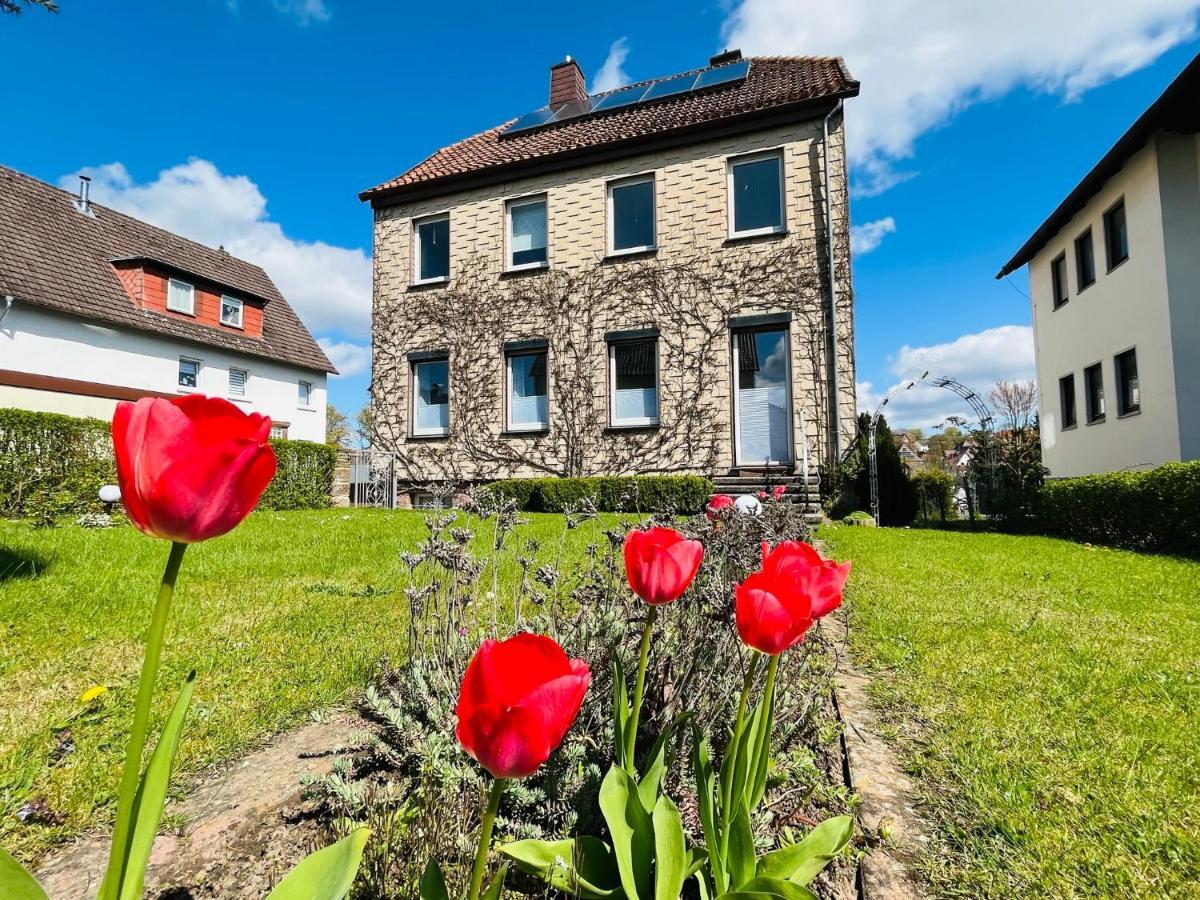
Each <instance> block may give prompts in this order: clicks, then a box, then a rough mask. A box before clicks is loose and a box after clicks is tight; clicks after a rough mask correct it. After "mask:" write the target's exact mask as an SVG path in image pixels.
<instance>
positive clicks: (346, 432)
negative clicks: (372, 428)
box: [325, 403, 350, 447]
mask: <svg viewBox="0 0 1200 900" xmlns="http://www.w3.org/2000/svg"><path fill="white" fill-rule="evenodd" d="M349 442H350V420H349V419H347V418H346V414H345V413H343V412H340V411H339V410H338V408H337V407H336V406H334V405H333V404H332V403H330V404H329V406H328V408H327V409H326V411H325V443H327V444H328V445H329V446H330V447H341V446H343V445H345V444H347V443H349Z"/></svg>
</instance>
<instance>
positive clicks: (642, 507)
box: [486, 475, 713, 515]
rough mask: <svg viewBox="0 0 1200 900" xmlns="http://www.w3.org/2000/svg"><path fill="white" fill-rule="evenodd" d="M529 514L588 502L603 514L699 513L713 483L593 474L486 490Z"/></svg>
mask: <svg viewBox="0 0 1200 900" xmlns="http://www.w3.org/2000/svg"><path fill="white" fill-rule="evenodd" d="M486 489H487V490H489V491H493V492H495V493H496V494H499V495H500V496H502V497H505V498H508V499H510V500H512V501H513V502H514V503H516V505H517V508H518V509H521V510H525V511H527V512H554V513H558V512H564V511H565V510H566V509H567V507H568V506H571V505H574V504H577V503H579V502H580V501H582V500H584V499H585V498H590V499H591V500H592V502H594V503H595V504H596V509H598V510H600V511H601V512H668V513H677V514H680V515H690V514H692V513H696V512H699V511H700V510H701V509H703V508H704V504H705V503H707V502H708V498H709V497H711V496H712V491H713V485H712V482H711V481H709V480H708V479H707V478H703V477H701V476H699V475H638V476H597V477H593V478H510V479H506V480H504V481H494V482H492V483H491V484H489V485H488V486H487V488H486Z"/></svg>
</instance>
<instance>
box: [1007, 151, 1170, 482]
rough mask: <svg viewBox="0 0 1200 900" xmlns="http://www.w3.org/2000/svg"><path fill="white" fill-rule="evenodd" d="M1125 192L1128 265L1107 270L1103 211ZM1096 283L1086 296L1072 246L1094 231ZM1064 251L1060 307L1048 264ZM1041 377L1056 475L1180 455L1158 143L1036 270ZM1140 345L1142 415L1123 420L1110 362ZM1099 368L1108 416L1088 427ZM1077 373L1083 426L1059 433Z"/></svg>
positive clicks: (1102, 194)
mask: <svg viewBox="0 0 1200 900" xmlns="http://www.w3.org/2000/svg"><path fill="white" fill-rule="evenodd" d="M1122 196H1124V198H1125V216H1126V222H1127V224H1128V232H1129V259H1128V260H1126V261H1125V262H1124V263H1123V264H1121V265H1119V266H1118V267H1116V268H1115V269H1113V271H1111V272H1109V271H1107V262H1106V259H1105V252H1104V222H1103V214H1104V212H1105V210H1107V209H1108V208H1109V207H1111V206H1112V204H1113V203H1115V202H1116V201H1117V200H1118V199H1120V198H1121V197H1122ZM1089 225H1090V226H1091V228H1092V235H1093V241H1094V247H1095V257H1096V282H1095V284H1093V285H1091V286H1090V287H1088V288H1086V289H1085V290H1083V291H1082V292H1080V290H1079V285H1078V282H1077V275H1076V271H1075V252H1074V242H1075V238H1076V237H1078V236H1079V235H1080V234H1082V233H1083V231H1084V230H1085V229H1086V228H1087V227H1088V226H1089ZM1064 250H1065V251H1066V254H1067V283H1068V285H1069V297H1070V299H1069V300H1068V302H1067V303H1066V304H1065V305H1063V306H1061V307H1060V308H1058V309H1054V304H1053V288H1052V283H1051V274H1050V263H1051V261H1052V260H1053V259H1054V258H1055V257H1056V256H1058V255H1059V254H1060V253H1062V252H1063V251H1064ZM1029 278H1030V296H1031V297H1032V298H1033V313H1034V316H1033V319H1034V340H1035V344H1036V348H1037V377H1038V387H1039V389H1040V391H1041V429H1042V449H1043V456H1044V461H1045V464H1046V466H1047V468H1049V470H1050V474H1051V476H1053V477H1064V476H1072V475H1085V474H1090V473H1094V472H1111V471H1117V470H1120V469H1127V468H1146V467H1152V466H1156V465H1161V464H1162V463H1164V462H1168V461H1170V460H1178V459H1179V458H1180V439H1179V419H1178V416H1177V410H1176V396H1175V374H1174V366H1173V361H1172V341H1171V324H1170V319H1169V307H1168V303H1167V270H1166V261H1165V250H1164V243H1163V217H1162V204H1161V200H1160V191H1159V177H1158V160H1157V155H1156V149H1155V142H1154V141H1151V142H1150V144H1149V145H1148V146H1147V147H1145V148H1143V150H1142V151H1141V152H1139V153H1137V154H1136V155H1134V156H1133V157H1132V158H1131V159H1130V160H1129V162H1128V163H1127V164H1126V166H1125V168H1124V170H1122V171H1121V172H1120V173H1119V174H1118V175H1116V176H1114V177H1113V178H1112V179H1110V180H1109V182H1108V183H1107V184H1106V185H1105V186H1104V187H1103V188H1102V189H1101V190H1100V191H1099V193H1097V195H1096V196H1095V197H1093V198H1092V199H1091V201H1090V202H1089V203H1088V205H1087V206H1086V207H1085V208H1084V209H1083V210H1082V211H1081V212H1080V213H1078V214H1077V215H1076V216H1075V218H1074V219H1072V220H1071V222H1070V223H1069V224H1068V225H1066V226H1065V227H1064V228H1063V229H1062V230H1061V231H1060V232H1059V233H1058V234H1057V235H1055V237H1054V238H1053V239H1052V240H1051V241H1050V242H1049V243H1048V244H1047V245H1046V246H1045V247H1044V248H1043V249H1042V250H1041V252H1039V253H1038V255H1037V256H1036V257H1035V258H1034V259H1033V261H1032V262H1031V263H1030V266H1029ZM1131 347H1135V348H1136V349H1137V364H1138V380H1139V387H1140V393H1141V412H1140V413H1137V414H1133V415H1129V416H1125V417H1119V416H1118V409H1117V384H1116V373H1115V370H1114V364H1113V357H1114V356H1115V355H1116V354H1118V353H1121V352H1122V351H1124V350H1127V349H1129V348H1131ZM1097 362H1099V363H1100V364H1101V370H1102V372H1103V373H1104V392H1105V405H1106V407H1107V415H1106V417H1105V419H1104V421H1103V422H1098V423H1096V424H1093V425H1089V424H1087V409H1086V406H1087V404H1086V397H1085V391H1084V384H1083V370H1084V368H1086V367H1088V366H1090V365H1092V364H1093V363H1097ZM1071 372H1073V373H1074V374H1075V397H1076V402H1075V406H1076V415H1077V421H1078V424H1077V425H1076V426H1075V427H1074V428H1071V429H1067V430H1064V429H1063V428H1062V420H1061V416H1060V409H1061V406H1060V402H1059V388H1058V380H1059V378H1061V377H1062V376H1064V375H1067V374H1068V373H1071Z"/></svg>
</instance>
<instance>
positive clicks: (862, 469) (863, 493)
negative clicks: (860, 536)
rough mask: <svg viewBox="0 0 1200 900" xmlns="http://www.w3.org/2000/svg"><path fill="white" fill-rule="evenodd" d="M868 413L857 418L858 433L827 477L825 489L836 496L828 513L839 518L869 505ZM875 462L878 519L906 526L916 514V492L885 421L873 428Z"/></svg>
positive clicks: (881, 420)
mask: <svg viewBox="0 0 1200 900" xmlns="http://www.w3.org/2000/svg"><path fill="white" fill-rule="evenodd" d="M870 430H871V416H870V415H869V414H868V413H861V414H860V415H859V417H858V434H857V435H856V436H855V438H854V443H853V444H852V445H851V447H850V449H849V451H848V452H847V453H846V456H845V457H844V458H843V459H842V461H841V463H840V464H839V465H838V467H837V469H836V470H835V471H834V472H833V473H832V474H831V476H830V478H829V484H828V490H829V492H830V494H832V495H833V496H834V497H835V498H836V499H835V500H834V502H833V504H832V505H831V508H830V515H831V516H832V517H833V518H835V519H839V518H842V517H844V516H845V515H846V514H847V513H849V512H851V511H852V510H855V509H870V508H871V468H870V439H869V437H868V435H869V433H870ZM875 462H876V468H877V472H878V474H879V522H880V524H881V525H907V524H908V523H909V522H911V521H912V520H913V517H915V516H916V514H917V492H916V490H915V489H914V487H913V485H912V482H910V481H909V478H908V466H907V465H906V464H905V462H904V460H903V459H901V458H900V451H899V450H898V449H897V448H896V444H895V442H894V441H893V440H892V430H891V429H890V428H888V424H887V420H886V419H884V418H883V417H882V416H880V418H879V424H878V427H877V428H876V429H875Z"/></svg>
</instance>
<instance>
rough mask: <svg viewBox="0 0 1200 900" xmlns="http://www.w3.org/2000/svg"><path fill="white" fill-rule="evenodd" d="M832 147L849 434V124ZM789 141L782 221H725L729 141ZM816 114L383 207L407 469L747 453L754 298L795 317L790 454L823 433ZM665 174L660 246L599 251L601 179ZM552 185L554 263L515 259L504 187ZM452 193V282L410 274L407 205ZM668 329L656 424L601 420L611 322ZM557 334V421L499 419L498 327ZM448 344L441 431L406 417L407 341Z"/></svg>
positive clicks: (378, 376)
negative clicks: (739, 386)
mask: <svg viewBox="0 0 1200 900" xmlns="http://www.w3.org/2000/svg"><path fill="white" fill-rule="evenodd" d="M832 127H833V131H832V133H831V137H830V146H829V148H828V151H829V159H830V166H831V170H832V171H831V179H830V183H831V193H832V206H833V234H834V246H835V254H834V255H835V259H836V264H835V270H836V273H837V289H838V304H837V305H838V336H837V341H836V344H837V347H838V350H837V359H838V367H839V384H840V391H839V396H838V401H837V404H836V407H837V411H838V418H839V420H840V423H841V429H842V435H843V438H842V446H843V447H845V446H846V443H847V442H848V440H849V436H850V435H852V434H853V430H854V416H855V394H854V382H855V370H854V354H853V293H852V289H851V280H850V239H849V215H848V201H847V181H846V163H845V153H844V132H843V128H842V122H841V119H840V117H837V118H835V119H834V121H833V125H832ZM767 151H771V152H778V153H780V154H781V155H782V160H783V178H784V197H785V214H784V217H785V225H786V232H785V233H783V234H779V235H771V236H767V237H760V238H748V239H746V238H743V239H731V238H730V226H729V221H730V219H729V217H730V197H729V194H730V187H729V175H728V173H729V160H730V158H731V157H736V156H740V155H742V154H748V153H755V152H767ZM822 151H823V148H822V119H821V118H820V117H817V118H810V119H806V120H803V121H797V122H794V123H791V124H787V125H782V126H773V127H770V128H764V129H761V130H758V131H751V132H746V133H742V134H738V135H735V136H728V137H721V138H715V139H708V140H699V141H698V142H696V143H694V144H691V145H689V146H683V147H678V148H673V149H668V150H662V151H657V152H653V153H643V154H634V155H629V156H625V157H623V158H620V159H613V160H609V161H606V162H603V163H593V164H587V165H583V166H579V167H576V168H573V169H570V170H565V171H557V172H552V173H548V174H541V175H536V176H528V177H522V178H519V179H515V180H512V181H509V182H505V183H501V184H491V185H488V186H484V187H478V188H474V189H470V190H463V191H460V192H456V193H452V194H447V195H444V196H437V197H433V198H429V199H422V200H419V201H415V202H401V203H399V204H397V205H390V206H389V205H383V204H380V205H379V207H378V208H377V209H376V210H375V240H374V268H375V271H374V316H373V322H374V327H373V332H374V333H373V346H374V373H373V382H372V387H371V393H372V410H373V412H374V416H375V423H376V429H377V432H378V433H377V435H376V441H375V444H376V446H378V447H380V448H382V449H389V450H393V451H395V452H396V454H397V457H398V461H399V464H400V467H401V474H402V477H404V478H407V479H410V480H413V481H440V480H466V481H470V480H479V479H490V478H501V477H522V476H534V475H548V474H554V475H588V474H629V473H639V474H649V473H661V472H697V473H701V474H707V475H713V474H720V473H724V472H728V471H729V470H731V469H733V468H735V467H736V460H735V454H734V433H733V400H732V395H733V383H734V374H733V372H732V370H731V363H732V348H733V341H734V337H733V331H732V328H736V327H738V326H739V325H742V324H747V323H749V322H751V321H752V319H751V318H750V317H753V316H754V315H756V314H773V315H774V317H775V319H774V320H775V321H779V320H780V319H788V318H790V325H789V326H788V327H789V349H790V353H791V359H790V363H791V383H790V388H791V398H790V399H791V413H792V429H793V435H792V444H793V447H794V454H793V457H794V463H795V466H796V467H797V468H799V466H800V464H801V462H802V460H803V459H804V457H805V455H806V454H805V448H807V457H808V459H809V460H810V463H811V465H812V467H813V469H814V470H815V468H816V467H817V466H818V465H823V464H825V463H826V462H827V461H828V460H829V458H830V456H831V453H832V449H831V448H832V440H831V429H830V428H829V422H830V419H831V409H832V407H833V404H832V402H831V400H830V397H829V383H828V382H829V357H830V353H829V349H828V341H827V335H828V309H827V308H828V294H827V291H828V272H827V269H828V266H827V263H826V259H827V251H826V240H827V238H826V234H827V232H826V230H825V222H824V219H825V210H824V197H823V194H822V191H823V179H822ZM646 174H652V175H653V176H654V179H655V215H656V238H657V249H656V250H655V251H654V252H652V253H647V254H640V255H636V256H631V257H607V256H606V248H607V240H608V235H607V228H608V226H607V215H608V204H607V184H608V183H609V182H610V181H613V180H616V179H621V178H625V177H628V176H634V175H646ZM536 194H542V195H544V196H545V197H546V200H547V230H548V243H547V247H548V256H549V265H548V267H547V268H546V269H544V270H535V271H533V272H527V273H510V272H505V267H504V256H505V242H506V238H505V233H506V229H505V208H506V206H505V205H506V202H507V201H509V200H512V199H516V198H521V197H526V196H530V195H536ZM445 212H448V213H449V216H450V271H451V277H450V280H449V282H448V283H446V284H438V285H421V286H417V285H414V284H413V282H414V280H415V279H414V273H413V249H414V240H413V222H414V219H419V218H421V217H424V216H427V215H432V214H438V213H445ZM624 329H657V332H658V335H659V338H658V340H659V349H658V352H659V376H658V386H659V403H660V409H659V418H660V421H659V425H658V426H657V427H653V428H642V429H629V430H619V429H613V428H611V427H609V390H610V385H609V366H608V349H607V344H606V335H607V334H609V333H610V332H613V331H618V330H624ZM529 339H544V340H546V341H547V342H548V345H549V350H548V353H549V370H550V374H549V381H550V386H549V421H550V426H549V430H548V431H547V432H545V433H539V434H532V435H521V434H508V433H506V432H505V427H504V425H505V414H504V403H505V396H506V381H505V350H504V347H505V344H506V342H510V341H517V340H529ZM433 350H445V351H448V354H449V359H450V433H449V435H447V436H446V437H442V438H437V439H429V438H416V437H414V436H413V434H412V423H411V421H410V419H411V410H412V402H411V390H412V386H413V373H412V365H411V362H410V360H409V356H408V354H409V353H411V352H413V351H433Z"/></svg>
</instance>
